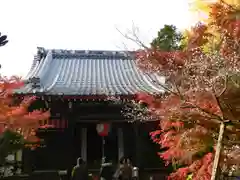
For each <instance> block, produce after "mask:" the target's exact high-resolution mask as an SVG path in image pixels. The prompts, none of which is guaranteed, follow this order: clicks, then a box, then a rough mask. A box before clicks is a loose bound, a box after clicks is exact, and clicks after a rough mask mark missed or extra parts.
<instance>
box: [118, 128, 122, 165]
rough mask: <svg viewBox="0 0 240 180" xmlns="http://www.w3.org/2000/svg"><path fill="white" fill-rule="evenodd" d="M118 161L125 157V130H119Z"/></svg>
mask: <svg viewBox="0 0 240 180" xmlns="http://www.w3.org/2000/svg"><path fill="white" fill-rule="evenodd" d="M117 136H118V160H120V159H121V158H122V157H123V156H124V143H123V130H122V128H121V127H119V128H118V135H117Z"/></svg>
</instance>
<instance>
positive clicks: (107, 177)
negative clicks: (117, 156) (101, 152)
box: [100, 158, 114, 180]
mask: <svg viewBox="0 0 240 180" xmlns="http://www.w3.org/2000/svg"><path fill="white" fill-rule="evenodd" d="M113 174H114V170H113V166H112V162H111V161H110V160H109V159H106V158H103V160H102V166H101V170H100V179H102V180H112V179H113Z"/></svg>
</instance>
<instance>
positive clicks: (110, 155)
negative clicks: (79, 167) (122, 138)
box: [87, 124, 118, 169]
mask: <svg viewBox="0 0 240 180" xmlns="http://www.w3.org/2000/svg"><path fill="white" fill-rule="evenodd" d="M103 140H104V149H103ZM103 150H104V156H105V157H106V158H107V159H108V160H110V161H112V162H113V163H117V161H118V139H117V131H116V130H115V128H114V127H112V128H111V131H110V132H109V134H108V136H106V137H101V136H99V134H98V133H97V130H96V124H89V125H88V126H87V162H88V165H89V167H90V168H93V169H95V168H100V165H101V162H102V155H103Z"/></svg>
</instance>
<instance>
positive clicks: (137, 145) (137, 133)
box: [134, 121, 141, 167]
mask: <svg viewBox="0 0 240 180" xmlns="http://www.w3.org/2000/svg"><path fill="white" fill-rule="evenodd" d="M134 128H135V142H136V148H135V149H136V152H135V153H136V166H137V167H140V166H141V157H140V154H141V153H140V151H141V144H140V137H139V136H140V134H139V128H140V122H138V121H137V122H136V124H135V127H134Z"/></svg>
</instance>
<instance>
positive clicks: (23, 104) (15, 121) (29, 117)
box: [0, 77, 49, 163]
mask: <svg viewBox="0 0 240 180" xmlns="http://www.w3.org/2000/svg"><path fill="white" fill-rule="evenodd" d="M23 85H24V83H23V81H21V80H20V79H19V78H17V77H11V78H7V77H0V152H1V156H0V163H3V162H4V158H5V157H6V156H7V155H8V154H9V153H12V151H16V150H19V149H20V148H22V147H23V146H24V145H25V143H26V142H38V141H39V139H38V138H37V136H36V133H35V132H36V130H37V129H38V128H39V127H40V123H39V121H40V120H46V119H48V118H49V112H48V111H45V112H43V111H41V110H34V111H32V112H29V111H28V107H29V106H30V105H31V103H32V102H33V101H35V99H36V97H34V96H29V97H27V96H26V97H23V98H22V99H21V100H20V101H19V100H18V101H16V98H15V97H14V90H15V89H18V88H20V87H22V86H23Z"/></svg>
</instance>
